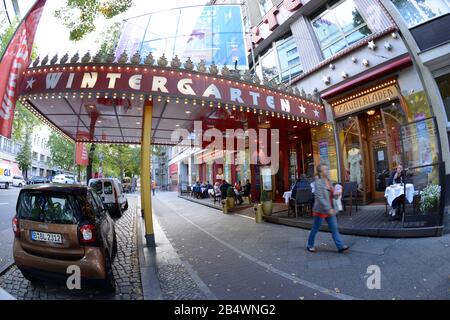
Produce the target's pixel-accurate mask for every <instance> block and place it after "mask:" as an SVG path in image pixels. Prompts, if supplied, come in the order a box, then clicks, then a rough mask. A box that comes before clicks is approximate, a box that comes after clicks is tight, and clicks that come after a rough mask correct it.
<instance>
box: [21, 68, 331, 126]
mask: <svg viewBox="0 0 450 320" xmlns="http://www.w3.org/2000/svg"><path fill="white" fill-rule="evenodd" d="M64 92H68V93H71V92H85V93H92V94H98V95H103V94H105V93H109V94H114V93H115V92H120V93H127V94H129V95H136V97H142V96H141V95H153V96H154V97H163V96H175V97H180V98H190V99H198V100H199V103H201V102H202V101H203V102H214V103H218V104H219V105H220V104H223V106H224V107H225V106H228V105H229V107H230V108H231V107H242V106H244V107H251V108H254V109H259V110H262V111H265V113H266V114H270V113H281V114H282V115H283V117H285V116H289V117H302V118H306V119H310V120H312V121H314V122H325V121H326V116H325V110H324V107H323V106H322V105H320V104H317V103H314V102H312V101H309V100H306V99H303V98H302V97H297V96H294V95H292V94H289V93H287V92H283V91H281V90H276V89H272V88H268V87H264V86H260V85H257V84H253V83H246V82H243V81H241V80H236V79H231V78H225V77H221V76H218V75H211V74H204V73H199V72H196V71H186V70H180V69H175V68H168V67H167V68H164V67H159V66H154V67H145V66H142V65H133V66H131V65H130V66H123V65H117V64H112V65H106V64H105V65H94V64H89V65H86V64H85V65H66V66H54V67H48V66H47V67H45V66H44V67H38V68H32V69H29V70H28V71H27V72H26V78H25V81H24V83H23V87H22V90H21V94H22V95H33V94H40V93H46V94H51V93H64Z"/></svg>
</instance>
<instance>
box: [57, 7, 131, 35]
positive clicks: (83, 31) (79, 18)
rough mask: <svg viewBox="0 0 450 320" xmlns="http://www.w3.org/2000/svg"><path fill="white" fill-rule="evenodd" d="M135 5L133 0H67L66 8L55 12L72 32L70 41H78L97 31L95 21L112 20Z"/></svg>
mask: <svg viewBox="0 0 450 320" xmlns="http://www.w3.org/2000/svg"><path fill="white" fill-rule="evenodd" d="M132 5H133V1H132V0H103V1H98V0H66V6H65V7H63V8H61V9H59V10H56V11H55V12H54V15H55V17H57V18H58V19H60V20H61V22H62V23H63V24H64V26H66V27H67V28H69V30H70V40H73V41H78V40H81V39H83V38H84V37H85V36H86V35H87V34H88V33H90V32H92V31H94V30H95V19H96V18H97V17H99V16H103V17H105V18H107V19H111V18H113V17H115V16H117V15H118V14H120V13H122V12H125V11H126V10H128V9H129V8H130V7H131V6H132Z"/></svg>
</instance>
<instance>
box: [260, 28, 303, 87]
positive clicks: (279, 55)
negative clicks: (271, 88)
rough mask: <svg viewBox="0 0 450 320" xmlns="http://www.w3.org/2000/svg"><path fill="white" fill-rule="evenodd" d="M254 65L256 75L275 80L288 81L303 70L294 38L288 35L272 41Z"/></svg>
mask: <svg viewBox="0 0 450 320" xmlns="http://www.w3.org/2000/svg"><path fill="white" fill-rule="evenodd" d="M259 62H260V63H259V64H258V65H257V67H256V73H257V74H258V77H260V78H261V80H262V79H263V77H266V78H267V80H269V81H272V80H275V82H277V83H279V82H289V81H290V80H292V79H293V78H294V77H295V76H297V75H299V74H300V73H302V71H303V66H302V65H301V63H300V57H299V53H298V49H297V46H296V44H295V40H294V38H293V37H292V36H291V35H290V36H289V37H287V38H284V39H282V40H280V41H277V42H275V43H274V46H273V48H270V49H269V50H268V51H267V53H266V54H265V55H263V56H262V57H261V58H260V59H259Z"/></svg>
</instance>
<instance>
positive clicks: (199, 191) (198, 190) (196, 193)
mask: <svg viewBox="0 0 450 320" xmlns="http://www.w3.org/2000/svg"><path fill="white" fill-rule="evenodd" d="M192 193H193V195H194V197H195V198H197V199H198V198H199V197H200V195H201V194H202V187H201V185H200V181H199V180H197V182H196V183H195V184H194V187H193V188H192Z"/></svg>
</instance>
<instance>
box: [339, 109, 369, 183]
mask: <svg viewBox="0 0 450 320" xmlns="http://www.w3.org/2000/svg"><path fill="white" fill-rule="evenodd" d="M337 127H338V131H339V144H340V149H341V151H342V167H343V169H344V170H343V180H344V181H345V182H349V181H352V182H353V181H355V182H357V183H358V188H359V189H360V190H363V189H364V188H363V186H364V173H363V165H362V160H363V159H362V153H363V152H362V149H361V143H360V139H359V136H360V135H359V125H358V117H357V116H356V117H348V118H347V119H345V120H343V121H341V122H339V123H338V124H337Z"/></svg>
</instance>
